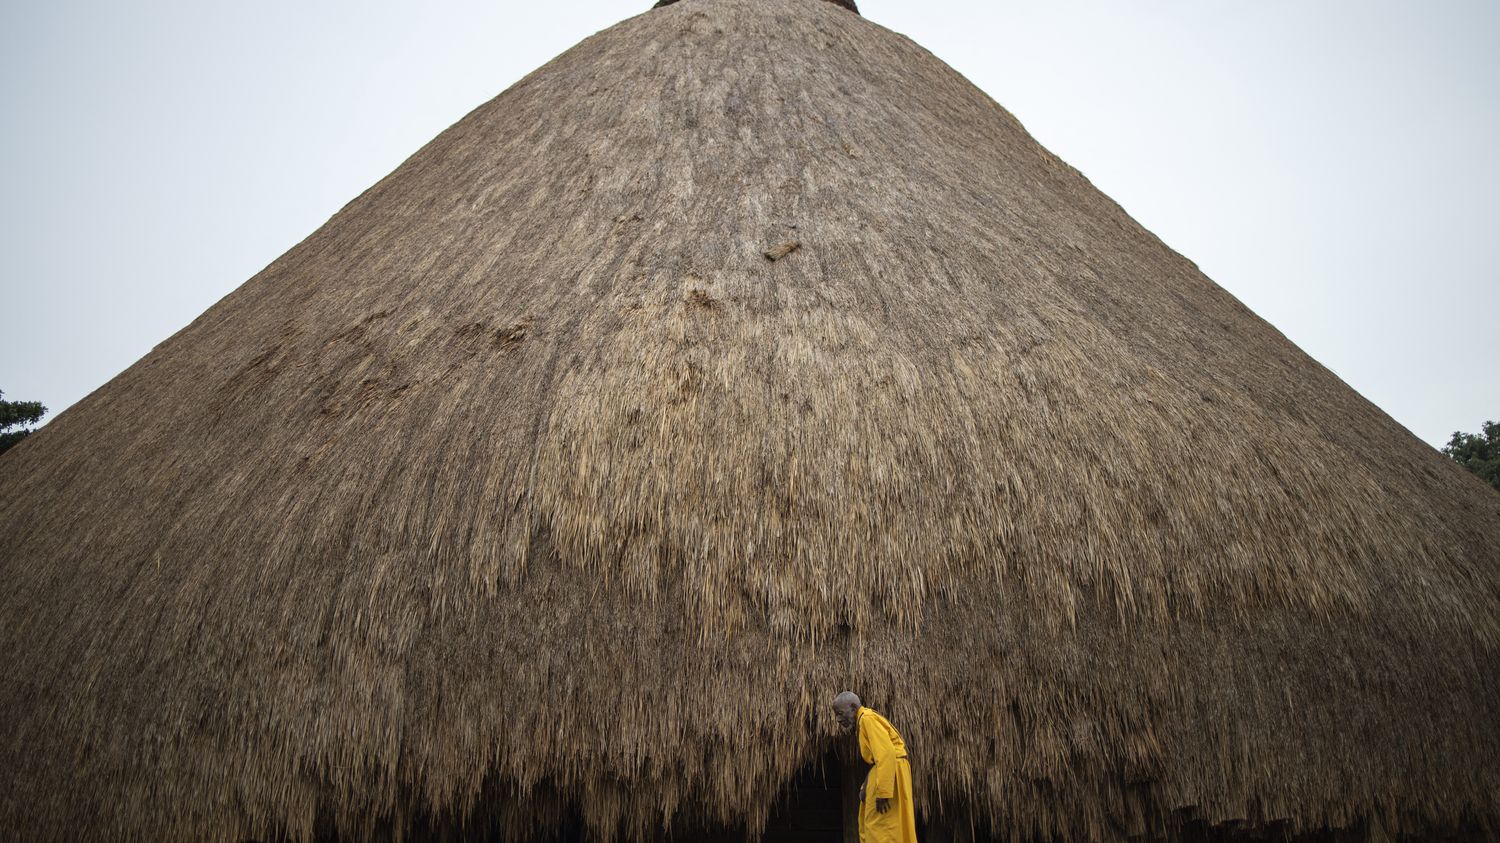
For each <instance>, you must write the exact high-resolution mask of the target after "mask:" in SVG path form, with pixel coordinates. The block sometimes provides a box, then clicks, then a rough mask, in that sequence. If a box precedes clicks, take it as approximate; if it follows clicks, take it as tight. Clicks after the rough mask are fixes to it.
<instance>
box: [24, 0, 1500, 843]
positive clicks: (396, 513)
mask: <svg viewBox="0 0 1500 843" xmlns="http://www.w3.org/2000/svg"><path fill="white" fill-rule="evenodd" d="M788 243H796V244H799V245H798V247H797V248H795V249H794V250H790V251H787V252H785V253H784V254H781V255H780V257H779V259H776V260H771V259H768V258H769V257H770V255H771V253H773V252H776V251H780V247H782V246H784V245H785V244H788ZM1273 247H1274V245H1273ZM0 575H3V579H4V582H5V584H6V588H5V589H4V591H3V592H0V607H3V617H4V621H5V622H4V623H3V624H0V676H3V679H0V721H3V722H4V723H5V724H6V730H5V733H4V744H3V752H4V757H3V767H0V827H3V828H5V829H8V830H21V832H22V833H24V836H26V837H28V838H32V839H41V838H47V837H53V838H59V839H61V838H67V839H76V838H78V837H95V838H102V837H110V838H116V837H118V838H134V839H146V838H150V839H157V838H158V837H160V836H166V837H174V838H180V839H205V840H238V839H242V838H244V837H246V836H260V837H264V836H272V835H275V834H278V833H284V834H286V835H288V836H290V837H291V838H293V839H298V840H305V839H307V838H308V837H309V836H310V835H311V834H312V833H313V832H314V831H315V830H317V829H322V830H332V829H337V830H341V831H343V832H345V833H348V834H354V835H363V834H372V835H373V834H384V833H388V832H393V830H400V829H404V828H409V827H411V826H412V825H413V824H415V823H425V822H438V823H441V822H443V821H445V820H454V819H455V818H461V817H467V818H470V819H469V820H467V821H469V822H478V821H479V820H480V819H481V818H488V819H495V820H496V821H497V822H501V823H507V824H510V825H511V826H513V827H523V826H524V825H525V824H526V823H527V822H530V821H532V820H533V819H539V820H540V821H543V822H545V821H547V819H548V818H549V817H555V816H556V815H557V814H556V813H555V812H557V811H562V810H575V809H576V810H578V811H581V813H582V815H583V817H584V818H585V820H586V821H587V822H588V823H589V824H590V826H591V827H592V828H594V829H596V830H599V831H600V832H601V833H607V832H609V831H614V830H617V829H623V830H625V831H626V832H629V833H635V834H641V835H646V834H649V829H652V828H656V827H657V826H658V825H659V824H660V823H662V822H664V821H666V820H667V819H669V818H672V819H673V820H674V822H676V823H677V824H678V825H681V824H682V823H684V822H688V821H690V820H693V819H695V818H696V819H708V820H718V821H722V822H725V823H736V822H744V823H747V824H749V825H750V826H752V827H753V826H754V825H755V824H756V823H757V822H759V821H761V819H762V818H763V817H764V813H765V811H766V810H767V809H768V808H769V807H770V805H771V804H772V803H773V801H774V800H773V798H772V797H773V794H774V793H775V792H776V790H777V788H778V787H779V786H780V785H781V784H782V783H783V782H784V781H786V780H787V779H788V778H789V777H790V776H791V774H792V773H793V771H794V770H795V768H796V767H797V766H798V764H799V763H801V762H802V761H804V760H807V759H810V758H812V757H814V756H815V754H816V753H817V752H818V751H819V750H820V748H821V747H822V746H823V745H824V744H823V742H824V741H825V740H826V737H827V735H829V734H830V733H831V731H832V723H831V717H829V715H828V712H827V709H826V705H827V700H828V697H829V694H830V693H831V692H832V691H834V690H836V689H838V688H841V687H854V688H857V689H859V690H860V691H861V692H862V693H863V694H864V695H865V696H866V698H867V699H868V700H871V701H872V702H873V703H874V704H875V705H877V706H878V707H881V708H882V709H883V710H884V711H885V712H886V713H888V714H890V715H891V716H892V718H893V719H894V720H895V721H896V722H897V723H898V724H900V726H901V727H902V728H903V730H904V731H905V732H906V733H907V736H908V739H909V743H910V745H911V746H912V747H913V748H914V753H915V762H916V763H915V769H916V774H917V778H918V788H919V791H920V794H921V796H922V799H923V802H924V805H926V806H927V807H929V808H933V807H937V806H942V807H943V810H946V811H948V812H950V813H954V814H960V815H968V814H970V813H972V814H973V815H975V816H978V817H981V818H989V819H991V820H993V821H994V822H995V824H996V827H997V828H998V829H999V830H1000V831H1001V832H1002V833H1005V834H1014V835H1017V836H1020V835H1031V834H1035V835H1040V836H1042V837H1054V838H1063V839H1114V838H1117V837H1121V836H1124V835H1127V834H1135V833H1140V832H1151V831H1155V830H1160V829H1163V828H1165V827H1166V826H1167V825H1169V824H1171V823H1175V822H1178V821H1181V820H1184V819H1189V818H1193V817H1196V818H1200V819H1202V820H1205V821H1208V822H1211V823H1222V822H1227V821H1232V820H1243V821H1245V822H1246V823H1248V824H1250V825H1257V824H1265V823H1269V822H1273V821H1277V820H1286V821H1287V827H1288V828H1311V827H1322V826H1358V825H1361V824H1364V823H1366V822H1368V821H1370V820H1371V819H1374V820H1375V821H1377V822H1378V823H1379V825H1380V826H1382V827H1384V828H1386V829H1388V830H1392V831H1395V830H1403V829H1404V830H1408V831H1419V830H1422V829H1427V828H1429V827H1439V826H1444V825H1450V824H1458V823H1460V822H1470V823H1475V822H1478V823H1485V822H1493V820H1494V818H1495V816H1496V814H1497V810H1500V804H1497V802H1500V796H1497V794H1500V726H1497V724H1500V702H1497V699H1500V671H1497V666H1500V660H1497V652H1500V651H1497V648H1500V497H1497V496H1496V495H1494V494H1493V492H1491V491H1490V490H1487V489H1485V488H1483V487H1482V486H1481V484H1479V483H1478V482H1477V481H1475V480H1474V479H1473V478H1471V477H1469V476H1468V475H1467V474H1465V472H1463V471H1462V470H1461V469H1459V468H1457V467H1456V466H1453V465H1450V464H1449V463H1448V462H1446V461H1445V460H1444V459H1442V458H1441V457H1440V456H1439V455H1438V454H1437V453H1436V452H1434V451H1433V450H1432V449H1431V448H1429V447H1427V446H1425V445H1423V444H1422V443H1421V442H1419V441H1418V440H1417V439H1415V438H1414V437H1413V436H1412V435H1411V434H1409V433H1408V432H1407V431H1405V430H1403V429H1402V428H1401V427H1400V426H1398V425H1397V424H1396V423H1395V422H1393V421H1392V420H1391V419H1389V418H1388V417H1386V416H1385V415H1384V414H1382V413H1381V412H1380V411H1379V410H1377V409H1376V408H1375V407H1373V406H1371V405H1370V404H1369V403H1368V402H1366V401H1365V400H1363V399H1362V398H1360V397H1359V396H1358V395H1357V394H1355V393H1354V392H1353V391H1352V390H1350V389H1349V388H1348V387H1347V386H1345V385H1344V384H1343V383H1341V382H1340V381H1339V380H1338V379H1337V378H1336V377H1334V376H1333V375H1332V374H1331V373H1330V372H1328V371H1327V370H1326V369H1324V368H1322V367H1321V366H1319V365H1318V364H1317V363H1315V362H1314V361H1312V360H1310V359H1309V358H1308V357H1307V356H1306V355H1304V354H1302V353H1301V352H1300V351H1298V350H1297V349H1296V348H1295V347H1294V346H1292V345H1291V344H1290V343H1289V342H1287V340H1286V339H1285V338H1284V337H1282V336H1281V335H1280V334H1279V333H1277V332H1276V330H1275V329H1273V328H1272V327H1270V326H1269V325H1267V324H1266V323H1264V322H1263V321H1261V320H1260V319H1258V318H1256V317H1255V315H1254V314H1252V313H1250V312H1249V311H1247V310H1246V309H1245V308H1244V307H1243V306H1241V305H1240V304H1239V303H1238V302H1237V301H1235V300H1234V299H1233V298H1232V297H1231V296H1229V295H1228V294H1227V293H1225V292H1224V291H1223V290H1221V289H1220V288H1218V287H1217V286H1215V285H1214V284H1213V283H1212V282H1211V281H1209V280H1208V279H1207V278H1205V277H1204V276H1203V275H1202V274H1201V273H1199V272H1198V270H1197V269H1196V268H1195V267H1194V266H1193V265H1192V264H1191V263H1190V262H1188V261H1187V260H1184V259H1183V258H1181V257H1179V256H1178V255H1176V254H1174V253H1173V252H1172V251H1171V250H1170V249H1168V248H1167V247H1165V246H1164V245H1163V244H1162V243H1161V242H1159V241H1158V240H1157V239H1156V238H1154V237H1153V236H1152V235H1151V234H1150V233H1149V232H1147V231H1144V230H1143V229H1142V228H1141V227H1140V226H1139V225H1137V224H1136V223H1135V222H1133V221H1132V220H1131V219H1130V218H1129V217H1128V216H1126V214H1125V213H1124V212H1123V211H1121V210H1120V208H1119V207H1117V206H1116V205H1114V204H1113V203H1112V202H1110V201H1109V200H1108V199H1107V198H1105V197H1104V196H1103V195H1101V194H1100V193H1099V192H1098V191H1097V190H1095V189H1094V188H1093V187H1092V186H1091V185H1090V184H1089V183H1088V181H1087V180H1086V179H1084V178H1083V177H1082V176H1081V175H1079V174H1078V173H1077V172H1076V171H1074V170H1072V169H1070V168H1069V167H1067V166H1066V165H1065V164H1063V163H1062V162H1061V161H1059V160H1057V159H1056V158H1055V157H1053V156H1052V155H1050V154H1049V153H1047V152H1046V151H1045V150H1043V149H1042V148H1040V147H1039V146H1038V145H1037V144H1036V143H1035V142H1034V141H1033V140H1032V139H1031V138H1030V137H1029V136H1028V135H1027V134H1026V132H1025V131H1024V130H1023V129H1022V128H1021V126H1020V125H1019V124H1018V123H1017V122H1016V120H1015V119H1014V118H1012V117H1011V116H1010V115H1009V114H1007V113H1006V112H1005V111H1004V110H1003V109H1001V108H1000V107H999V106H997V105H996V104H995V103H994V102H992V101H991V100H990V99H989V98H987V97H986V96H985V95H984V94H982V93H981V92H980V91H978V90H977V89H975V88H974V87H973V86H972V85H970V84H969V83H968V82H966V81H965V80H964V79H963V78H962V77H960V76H959V75H958V74H956V73H955V72H954V71H952V70H951V69H950V68H948V67H947V66H945V65H944V64H943V63H942V62H940V61H938V60H937V59H935V58H934V57H933V56H931V55H930V54H928V53H927V52H926V51H924V50H922V49H921V48H920V47H918V46H917V45H915V44H913V43H911V42H910V41H908V40H907V39H905V38H903V37H901V36H899V35H896V34H894V33H891V32H888V31H886V30H884V29H881V28H880V27H879V26H876V25H874V24H872V23H870V22H868V21H866V20H864V19H862V18H860V17H858V16H856V15H850V14H846V13H845V12H844V11H843V10H841V9H838V8H835V7H833V6H832V5H830V4H828V3H826V2H821V1H820V2H812V0H692V2H687V3H679V4H675V5H673V6H671V7H669V8H665V9H662V10H659V11H654V12H650V13H648V14H645V15H642V16H640V17H637V18H634V19H632V20H629V21H626V22H624V23H622V24H620V25H619V26H616V27H614V28H612V29H610V30H608V31H606V32H603V33H600V34H598V35H595V36H594V37H592V38H589V39H588V40H587V41H585V42H583V43H582V44H581V45H579V46H578V47H577V48H575V49H573V50H570V51H569V52H567V53H565V54H564V55H562V56H560V57H559V58H558V59H556V60H555V61H553V62H551V63H550V64H548V65H546V66H545V67H543V68H542V69H540V70H538V71H537V72H535V73H534V74H532V75H531V76H529V77H527V78H526V79H525V80H523V81H522V82H520V83H519V84H517V85H516V86H514V87H513V88H511V89H510V90H508V91H506V92H505V93H504V94H502V95H500V96H499V97H498V98H496V99H495V100H493V101H492V102H490V103H488V104H486V105H484V106H483V107H481V108H479V109H478V110H477V111H475V112H474V113H473V114H471V115H469V116H468V117H467V118H465V119H464V120H463V121H461V122H460V123H459V124H457V125H456V126H454V127H453V128H452V129H450V130H448V131H447V132H445V133H443V134H442V135H441V136H439V137H438V138H437V139H436V140H434V141H433V142H432V143H431V144H429V145H428V146H427V147H425V148H424V149H423V150H421V151H420V152H419V153H417V154H416V155H415V156H413V157H412V158H411V159H410V160H409V161H407V162H406V163H405V164H403V165H402V166H401V167H400V169H398V170H397V171H396V172H394V173H393V174H391V175H390V176H389V177H387V178H386V179H384V180H382V181H381V182H380V183H379V184H377V185H376V186H375V187H374V188H372V189H371V190H369V191H368V192H367V193H365V194H364V195H362V196H360V197H359V198H358V199H357V200H355V201H354V202H352V203H351V204H350V205H349V206H348V207H347V208H345V209H344V210H343V211H341V212H340V213H339V214H338V215H337V216H336V217H334V218H333V219H332V220H331V221H330V222H329V223H328V224H327V225H325V226H324V227H323V228H321V229H320V230H318V231H317V232H316V233H315V234H313V235H312V236H311V237H310V238H308V239H307V240H306V241H305V242H303V243H301V244H300V245H298V246H297V247H296V248H294V249H292V250H291V251H290V252H288V253H287V254H286V255H285V256H283V257H282V258H280V259H279V260H277V261H276V262H275V263H274V264H272V265H271V266H270V267H268V268H267V269H266V270H265V271H264V272H262V273H261V274H259V275H257V276H256V277H255V278H253V279H251V280H250V281H249V282H248V283H246V284H245V285H244V286H243V287H241V288H240V289H238V290H237V291H235V292H234V293H233V294H231V295H229V296H228V297H226V298H225V299H224V300H223V301H221V302H219V303H218V304H217V305H215V306H214V307H213V308H212V309H210V310H209V311H208V312H207V313H205V314H204V315H203V316H202V317H200V318H199V319H198V320H197V321H195V322H194V323H193V324H192V325H190V326H189V327H187V328H186V329H184V330H183V331H182V332H180V333H179V334H177V335H176V336H174V337H172V338H171V339H170V340H168V341H166V342H165V343H163V344H162V345H161V346H160V347H158V348H157V349H155V350H154V351H153V352H152V353H151V354H150V355H148V356H147V357H146V358H145V359H143V360H142V361H140V362H139V363H137V364H136V365H135V366H133V367H131V368H130V369H129V370H127V371H126V372H125V373H123V374H122V375H120V376H119V377H118V378H116V379H115V380H113V381H111V382H110V383H109V384H107V385H106V386H104V387H103V388H101V389H100V390H98V391H97V392H96V393H94V394H93V395H91V396H89V398H88V399H86V400H84V401H82V402H80V403H79V404H78V405H77V406H76V407H74V408H73V409H70V410H69V411H67V412H65V413H63V414H62V415H60V416H59V417H58V418H57V419H56V420H55V421H53V422H52V423H51V424H50V425H48V426H47V427H46V428H45V429H44V430H42V431H41V432H40V433H38V434H37V435H35V436H33V437H31V438H30V439H29V440H27V441H26V442H24V443H23V444H21V445H20V446H19V447H17V448H15V449H14V450H13V451H12V452H10V453H8V454H6V455H5V457H4V458H3V459H0ZM731 755H732V757H733V758H735V759H737V760H738V761H739V762H741V763H737V764H725V763H722V762H723V760H724V759H726V758H729V757H731ZM568 806H573V807H572V808H569V807H568ZM1174 812H1175V813H1174ZM455 821H456V820H455Z"/></svg>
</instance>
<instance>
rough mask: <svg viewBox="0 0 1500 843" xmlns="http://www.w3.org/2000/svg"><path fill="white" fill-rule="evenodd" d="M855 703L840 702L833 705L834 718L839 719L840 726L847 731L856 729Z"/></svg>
mask: <svg viewBox="0 0 1500 843" xmlns="http://www.w3.org/2000/svg"><path fill="white" fill-rule="evenodd" d="M854 710H855V709H854V703H850V702H844V701H842V700H840V701H839V702H836V703H834V704H833V716H834V717H837V718H838V721H839V725H840V726H843V727H844V729H845V730H846V731H847V730H849V729H852V728H854Z"/></svg>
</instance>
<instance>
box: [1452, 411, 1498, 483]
mask: <svg viewBox="0 0 1500 843" xmlns="http://www.w3.org/2000/svg"><path fill="white" fill-rule="evenodd" d="M1483 430H1484V432H1483V433H1463V432H1461V431H1460V432H1456V433H1454V434H1453V438H1452V439H1449V440H1448V447H1446V448H1444V449H1443V453H1445V454H1447V455H1448V456H1450V457H1452V458H1454V459H1455V460H1458V463H1459V465H1462V466H1463V467H1464V468H1467V469H1468V470H1470V471H1472V472H1474V473H1475V474H1477V475H1479V479H1480V480H1483V481H1484V482H1486V483H1488V484H1490V485H1491V486H1494V487H1495V488H1496V489H1500V422H1485V423H1484V427H1483Z"/></svg>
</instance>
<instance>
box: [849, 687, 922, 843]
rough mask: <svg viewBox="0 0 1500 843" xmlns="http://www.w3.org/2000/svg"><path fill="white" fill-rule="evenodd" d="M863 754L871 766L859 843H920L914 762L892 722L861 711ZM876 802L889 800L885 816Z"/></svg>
mask: <svg viewBox="0 0 1500 843" xmlns="http://www.w3.org/2000/svg"><path fill="white" fill-rule="evenodd" d="M855 716H856V717H858V718H859V726H858V729H859V754H860V755H862V756H864V759H865V763H866V764H869V765H870V772H869V773H867V774H866V775H865V801H864V802H862V803H860V806H859V843H917V812H916V809H915V808H914V807H913V805H912V800H911V762H910V761H908V760H907V758H906V742H905V741H903V740H901V733H900V732H897V731H896V727H895V726H892V725H891V722H890V721H889V720H886V719H885V718H884V717H881V716H880V715H879V714H876V713H875V712H874V711H872V710H870V709H868V708H863V707H861V708H860V710H859V711H858V712H857V713H856V715H855ZM876 799H889V800H891V805H890V807H889V808H887V809H886V812H885V813H883V814H882V813H880V812H879V811H877V810H875V800H876Z"/></svg>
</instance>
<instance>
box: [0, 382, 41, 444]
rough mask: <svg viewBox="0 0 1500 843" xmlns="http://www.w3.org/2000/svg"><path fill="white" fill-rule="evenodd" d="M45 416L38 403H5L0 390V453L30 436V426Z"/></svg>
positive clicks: (3, 395)
mask: <svg viewBox="0 0 1500 843" xmlns="http://www.w3.org/2000/svg"><path fill="white" fill-rule="evenodd" d="M46 414H47V408H46V407H43V406H42V403H41V402H40V401H6V400H5V392H4V391H3V390H0V453H4V452H5V451H6V450H7V449H8V448H10V446H12V445H14V444H16V443H17V442H20V441H21V440H22V439H25V438H26V437H27V436H28V435H30V434H31V426H32V425H34V424H36V423H37V422H39V421H41V420H42V416H45V415H46Z"/></svg>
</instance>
